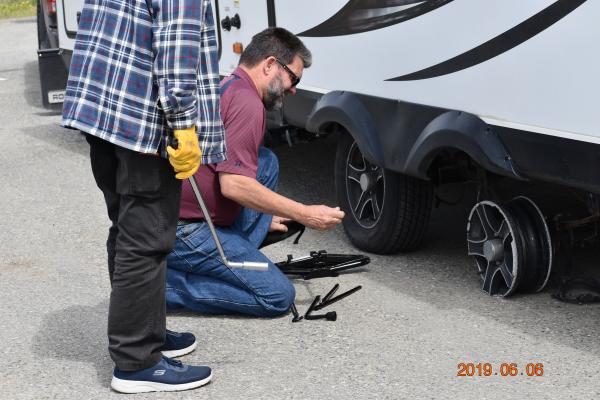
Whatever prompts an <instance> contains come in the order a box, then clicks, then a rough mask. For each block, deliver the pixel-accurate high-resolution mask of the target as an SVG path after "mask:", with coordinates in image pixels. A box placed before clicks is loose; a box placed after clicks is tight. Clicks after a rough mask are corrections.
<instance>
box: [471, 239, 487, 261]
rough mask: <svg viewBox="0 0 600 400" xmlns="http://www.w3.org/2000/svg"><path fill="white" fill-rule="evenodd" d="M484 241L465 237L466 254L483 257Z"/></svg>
mask: <svg viewBox="0 0 600 400" xmlns="http://www.w3.org/2000/svg"><path fill="white" fill-rule="evenodd" d="M484 243H485V241H479V240H469V239H467V255H469V256H481V257H485V256H484V254H483V244H484Z"/></svg>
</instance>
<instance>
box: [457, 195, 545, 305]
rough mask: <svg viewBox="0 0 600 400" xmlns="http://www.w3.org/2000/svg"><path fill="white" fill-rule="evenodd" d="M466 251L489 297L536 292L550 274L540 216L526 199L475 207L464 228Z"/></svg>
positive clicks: (486, 203)
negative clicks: (465, 230) (465, 228)
mask: <svg viewBox="0 0 600 400" xmlns="http://www.w3.org/2000/svg"><path fill="white" fill-rule="evenodd" d="M467 251H468V255H470V256H473V258H474V260H475V264H476V266H477V271H478V272H479V275H480V276H481V279H482V281H483V285H482V289H483V291H484V292H486V293H488V294H489V295H492V296H494V295H497V296H509V295H511V294H513V293H516V292H517V291H522V292H539V291H541V290H542V289H544V287H545V286H546V284H547V283H548V279H549V278H550V273H551V272H552V242H551V238H550V232H549V230H548V226H547V225H546V221H545V220H544V216H543V214H542V213H541V211H540V209H539V208H538V207H537V206H536V205H535V203H534V202H533V201H532V200H530V199H529V198H527V197H523V196H520V197H516V198H514V199H512V200H511V201H509V202H507V203H506V204H503V205H500V204H497V203H494V202H492V201H482V202H479V203H477V204H476V205H475V206H474V207H473V209H472V210H471V214H470V215H469V221H468V224H467Z"/></svg>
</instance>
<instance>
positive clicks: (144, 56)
mask: <svg viewBox="0 0 600 400" xmlns="http://www.w3.org/2000/svg"><path fill="white" fill-rule="evenodd" d="M217 51H218V49H217V40H216V34H215V21H214V19H213V13H212V6H211V3H210V0H147V1H146V0H127V1H123V0H85V5H84V7H83V10H82V12H81V17H80V21H79V29H78V31H77V38H76V41H75V48H74V51H73V57H72V59H71V66H70V70H69V80H68V84H67V89H66V94H65V102H64V105H63V118H62V121H61V125H63V126H65V127H68V128H75V129H79V130H81V131H83V132H86V133H89V134H91V135H94V136H97V137H99V138H101V139H104V140H107V141H109V142H111V143H114V144H116V145H118V146H121V147H125V148H127V149H130V150H134V151H137V152H141V153H157V152H159V151H160V153H161V154H162V155H163V157H166V156H167V154H166V150H165V148H166V144H168V140H169V138H170V137H171V136H172V131H173V130H174V129H185V128H189V127H191V126H192V125H194V124H195V125H196V127H197V128H196V129H197V132H198V139H199V142H200V148H201V149H202V163H203V164H211V163H217V162H220V161H223V160H224V159H226V148H225V136H224V128H223V123H222V121H221V115H220V106H219V66H218V59H217V57H218V56H217V54H218V52H217Z"/></svg>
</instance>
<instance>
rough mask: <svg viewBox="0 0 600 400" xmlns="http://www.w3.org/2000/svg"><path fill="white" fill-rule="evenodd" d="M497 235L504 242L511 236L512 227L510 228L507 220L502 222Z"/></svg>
mask: <svg viewBox="0 0 600 400" xmlns="http://www.w3.org/2000/svg"><path fill="white" fill-rule="evenodd" d="M495 234H496V237H498V238H500V239H502V241H504V240H505V239H506V238H507V237H508V235H510V227H509V226H508V222H507V221H506V220H502V223H501V224H500V228H498V230H497V231H496V232H495Z"/></svg>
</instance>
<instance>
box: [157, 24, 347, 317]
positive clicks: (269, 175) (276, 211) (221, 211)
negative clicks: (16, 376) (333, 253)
mask: <svg viewBox="0 0 600 400" xmlns="http://www.w3.org/2000/svg"><path fill="white" fill-rule="evenodd" d="M310 64H311V53H310V51H309V50H308V49H307V48H306V47H305V46H304V44H303V43H302V41H301V40H300V39H298V37H296V36H295V35H293V34H292V33H290V32H288V31H287V30H285V29H283V28H269V29H266V30H264V31H263V32H260V33H258V34H257V35H255V36H254V37H253V38H252V41H251V42H250V44H249V45H248V47H247V48H246V49H245V50H244V52H243V53H242V55H241V57H240V63H239V66H238V68H237V69H236V70H235V71H234V72H233V73H232V74H231V75H230V76H229V77H227V78H225V79H224V80H223V81H222V82H221V118H222V119H223V123H224V125H225V139H226V145H227V157H228V159H227V161H225V162H222V163H219V164H214V165H203V166H200V168H199V169H198V171H197V172H196V174H195V177H196V181H197V182H198V184H199V187H200V191H201V192H202V195H203V198H204V200H205V202H206V206H207V208H208V210H209V212H210V213H211V217H212V220H213V222H214V224H215V225H216V229H217V232H218V234H219V238H220V239H221V242H222V244H223V248H224V250H225V255H226V256H227V258H228V260H230V261H256V262H267V263H268V265H269V269H268V272H261V271H247V270H237V269H230V268H228V267H227V266H226V265H224V264H223V263H222V262H221V261H220V258H219V254H218V251H217V248H216V245H215V243H214V241H213V238H212V236H211V234H210V230H209V228H208V225H207V224H206V223H205V221H204V216H203V214H202V212H201V211H200V209H199V207H198V204H197V201H196V198H195V196H194V193H193V192H192V189H191V187H190V185H189V182H187V181H184V185H183V191H182V199H181V209H180V214H179V215H180V221H179V225H178V227H177V240H176V243H175V248H174V250H173V251H172V252H171V254H169V256H168V258H167V292H166V293H167V294H166V297H167V307H168V308H170V309H175V308H187V309H190V310H193V311H197V312H200V313H205V314H234V313H238V314H247V315H254V316H262V317H266V316H275V315H279V314H283V313H285V312H287V311H288V309H289V308H290V306H291V304H292V303H293V302H294V297H295V291H294V287H293V285H292V284H291V282H290V281H289V280H288V278H287V277H286V276H285V275H284V274H283V273H282V272H281V271H280V270H279V269H278V268H277V267H276V266H275V265H274V264H273V263H272V262H271V261H270V260H269V259H268V258H267V257H266V256H265V255H264V254H262V253H261V252H260V251H259V250H258V248H259V247H260V245H261V243H263V241H264V239H265V237H266V235H267V233H268V232H275V231H282V232H285V231H286V230H287V226H286V225H284V222H286V221H289V220H295V221H298V222H300V223H301V224H303V225H306V226H307V227H309V228H313V229H319V230H326V229H331V228H333V227H334V226H335V225H337V224H339V223H340V222H341V220H342V218H343V217H344V212H343V211H341V210H340V209H339V207H335V208H332V207H327V206H324V205H305V204H301V203H299V202H296V201H294V200H291V199H288V198H286V197H284V196H281V195H279V194H277V193H276V190H277V181H278V174H279V164H278V161H277V157H276V156H275V155H274V154H273V152H271V151H270V150H268V149H267V148H265V147H263V146H262V142H263V137H264V132H265V121H266V112H265V110H266V109H269V110H273V109H278V108H280V107H281V106H282V103H283V96H284V95H286V94H288V93H291V94H294V93H295V92H296V85H297V84H298V83H299V82H300V78H301V77H302V71H303V70H304V68H308V67H309V66H310Z"/></svg>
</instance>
